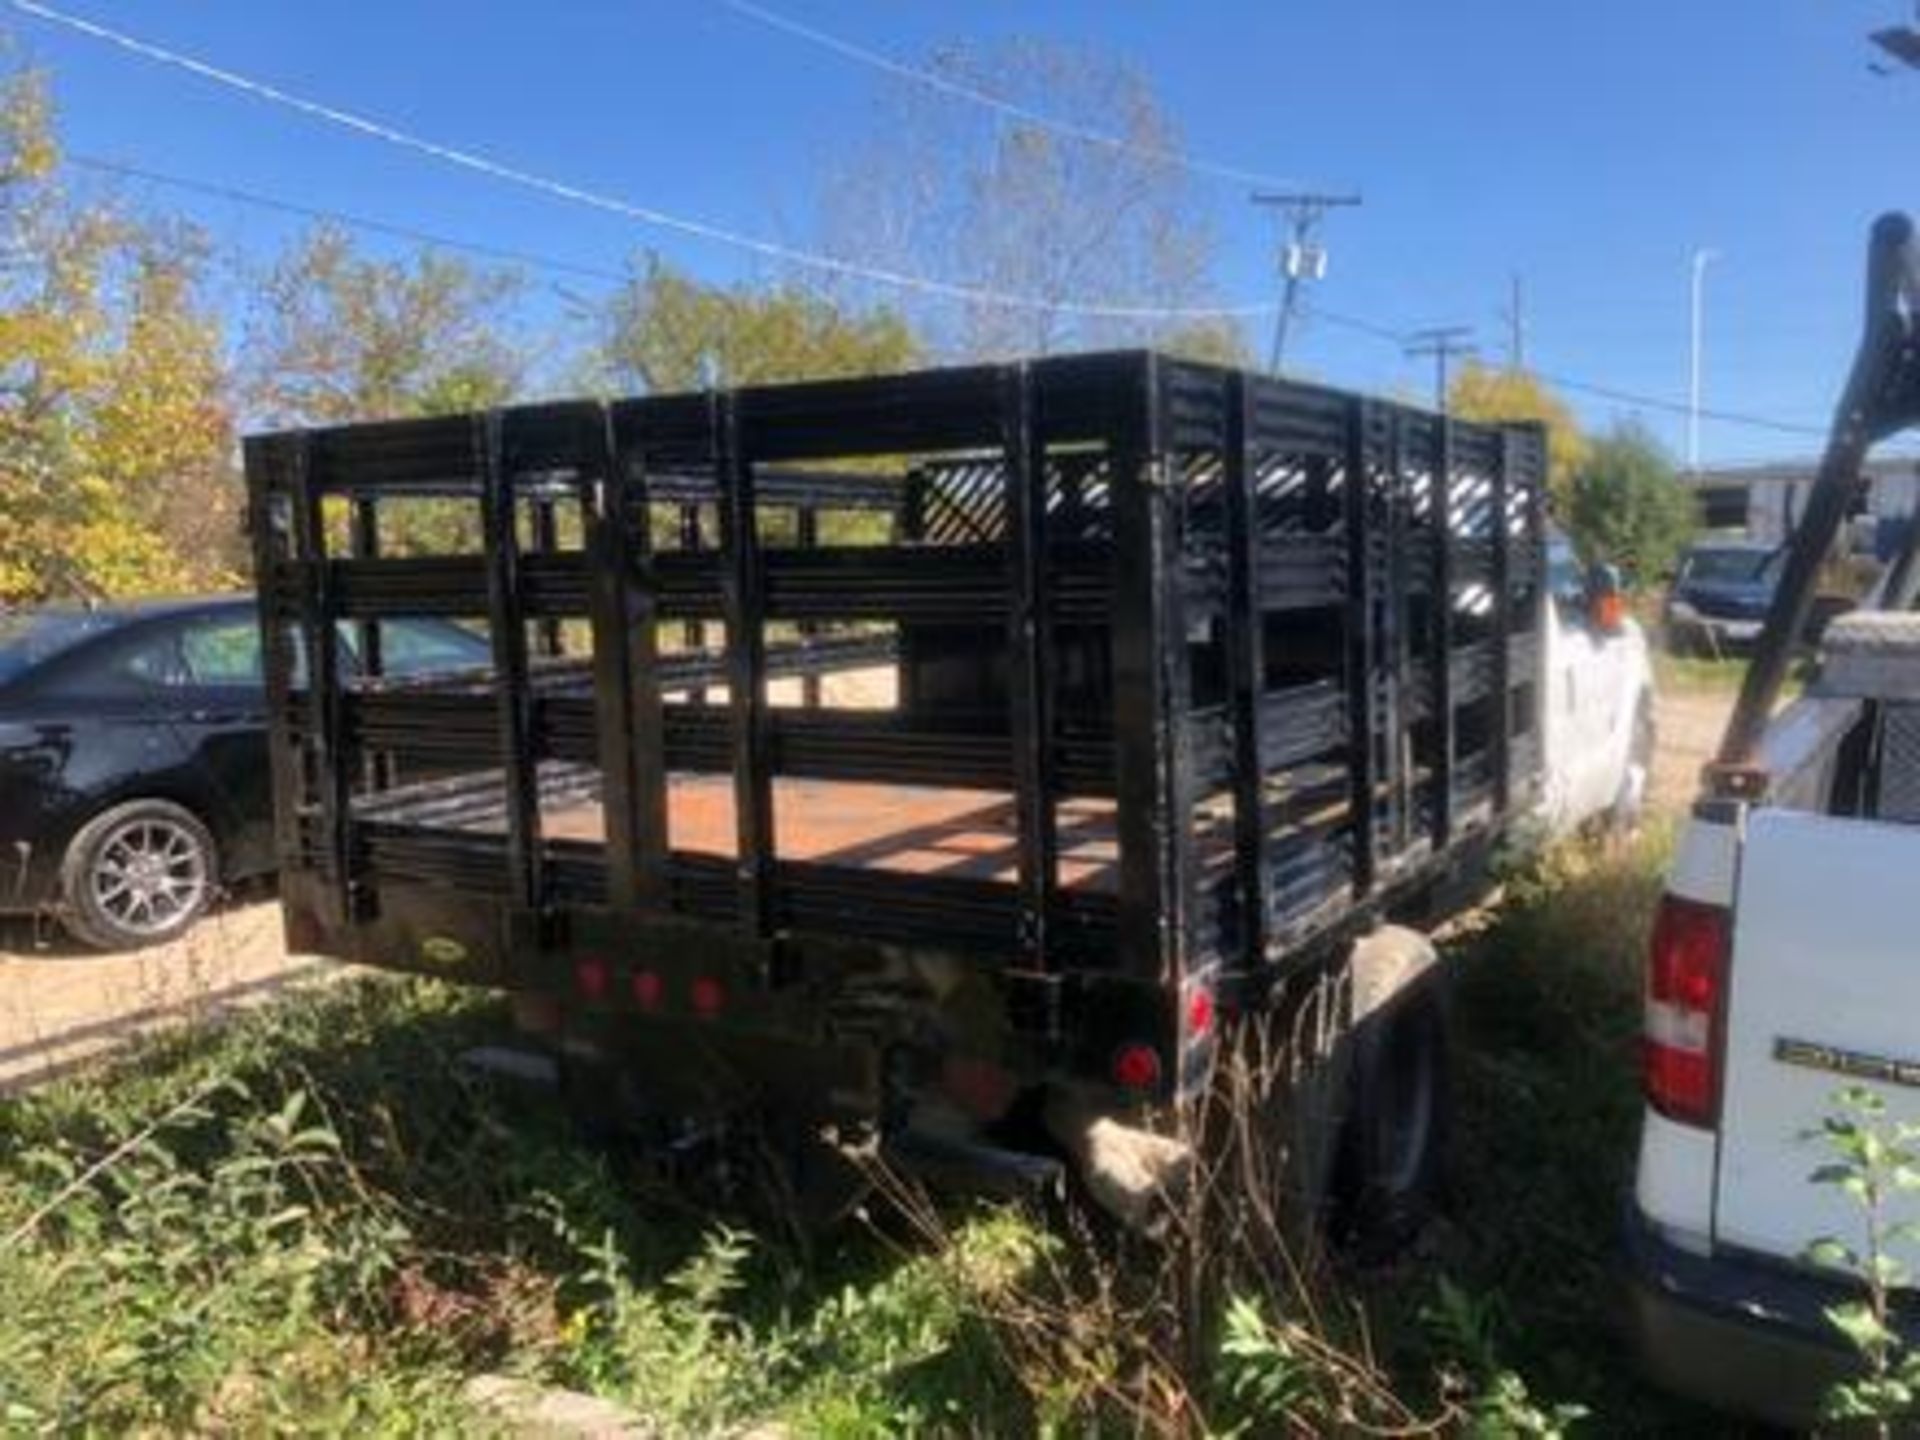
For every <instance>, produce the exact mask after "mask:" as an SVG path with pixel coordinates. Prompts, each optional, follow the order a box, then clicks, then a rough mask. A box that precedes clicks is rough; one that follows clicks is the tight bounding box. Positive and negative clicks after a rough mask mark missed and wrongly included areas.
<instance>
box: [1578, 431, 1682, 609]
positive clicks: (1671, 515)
mask: <svg viewBox="0 0 1920 1440" xmlns="http://www.w3.org/2000/svg"><path fill="white" fill-rule="evenodd" d="M1566 519H1567V529H1568V532H1569V534H1570V535H1571V537H1572V539H1573V543H1574V545H1575V547H1576V548H1577V549H1578V550H1579V551H1580V553H1581V554H1582V555H1583V556H1585V557H1586V558H1587V559H1588V560H1603V561H1607V562H1609V563H1611V564H1615V565H1618V566H1620V568H1621V569H1622V570H1624V571H1625V572H1626V573H1627V575H1628V576H1629V577H1630V578H1631V579H1632V580H1633V581H1634V582H1636V583H1638V584H1643V585H1644V584H1649V583H1651V582H1653V581H1656V580H1658V579H1660V578H1662V577H1664V576H1666V575H1669V574H1671V573H1672V571H1673V567H1674V564H1675V562H1676V561H1677V560H1678V559H1679V556H1680V552H1681V550H1683V549H1684V548H1685V547H1686V544H1687V541H1688V539H1689V538H1690V537H1691V536H1692V534H1693V530H1694V525H1695V507H1694V502H1693V497H1692V496H1691V495H1689V494H1688V493H1687V490H1686V487H1685V486H1684V485H1683V484H1682V483H1681V480H1680V474H1679V471H1678V470H1677V469H1676V468H1675V467H1674V464H1673V461H1672V460H1671V459H1669V458H1668V456H1667V453H1666V451H1665V450H1664V449H1662V448H1661V446H1660V443H1659V441H1657V440H1655V439H1654V438H1653V436H1652V434H1651V433H1650V432H1649V431H1648V430H1647V429H1646V427H1645V426H1643V425H1641V424H1640V423H1639V422H1638V421H1628V422H1626V423H1624V424H1621V425H1617V426H1615V427H1614V429H1613V430H1611V431H1610V432H1609V433H1607V434H1606V435H1603V436H1601V437H1600V438H1599V439H1597V440H1595V441H1594V442H1593V444H1592V446H1591V448H1590V450H1589V451H1588V454H1587V456H1586V459H1585V460H1584V461H1583V462H1582V463H1581V465H1580V467H1579V469H1578V470H1576V471H1575V472H1574V476H1573V487H1572V496H1571V500H1570V504H1569V507H1568V513H1567V517H1566Z"/></svg>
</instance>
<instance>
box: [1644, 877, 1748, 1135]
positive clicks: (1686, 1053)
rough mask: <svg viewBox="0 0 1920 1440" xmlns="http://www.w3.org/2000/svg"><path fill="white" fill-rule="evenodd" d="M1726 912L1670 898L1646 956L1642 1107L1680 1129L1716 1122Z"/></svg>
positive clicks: (1665, 900) (1724, 995)
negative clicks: (1676, 1123)
mask: <svg viewBox="0 0 1920 1440" xmlns="http://www.w3.org/2000/svg"><path fill="white" fill-rule="evenodd" d="M1727 940H1728V935H1727V912H1726V910H1725V909H1724V908H1723V907H1721V906H1718V905H1703V904H1701V903H1700V902H1699V901H1697V900H1683V899H1681V898H1679V897H1678V896H1674V895H1668V896H1666V897H1665V898H1663V899H1662V900H1661V902H1660V912H1659V914H1658V915H1657V916H1656V917H1655V919H1654V922H1653V941H1652V944H1651V946H1650V948H1649V951H1648V955H1647V1010H1646V1031H1645V1040H1644V1057H1645V1066H1646V1077H1645V1078H1646V1091H1647V1103H1648V1104H1649V1105H1651V1106H1652V1107H1653V1108H1654V1109H1655V1110H1657V1111H1659V1112H1660V1113H1661V1114H1662V1115H1665V1116H1666V1117H1667V1118H1668V1119H1669V1120H1677V1121H1679V1122H1680V1123H1681V1124H1683V1125H1695V1126H1699V1127H1701V1128H1702V1129H1709V1130H1710V1129H1712V1128H1713V1127H1714V1125H1716V1124H1717V1123H1718V1122H1719V1118H1720V1049H1721V1047H1720V1031H1721V1025H1722V1021H1723V1018H1724V1016H1725V1012H1726V999H1727V950H1728V944H1727Z"/></svg>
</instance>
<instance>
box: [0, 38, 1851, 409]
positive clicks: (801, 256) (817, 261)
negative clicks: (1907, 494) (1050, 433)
mask: <svg viewBox="0 0 1920 1440" xmlns="http://www.w3.org/2000/svg"><path fill="white" fill-rule="evenodd" d="M5 3H6V4H8V5H9V6H10V7H11V8H12V9H14V10H15V11H17V12H19V13H21V14H24V15H28V16H31V17H33V18H35V19H38V20H42V21H44V22H46V23H48V24H51V25H57V26H60V27H61V28H63V29H66V30H70V31H72V32H74V33H76V34H80V35H84V36H86V37H88V38H89V39H93V40H98V41H100V42H102V43H104V44H108V45H112V46H114V47H116V48H118V49H121V50H125V51H127V52H128V53H130V54H134V55H138V56H140V57H141V58H143V59H147V60H151V61H153V62H155V63H157V64H161V65H166V66H170V67H172V68H175V69H179V70H183V71H186V72H187V73H189V74H192V75H195V76H198V77H199V78H201V79H203V80H207V81H210V82H212V83H214V84H218V85H221V86H224V87H226V88H228V89H232V90H236V91H238V92H240V93H242V94H246V95H249V96H251V97H253V98H255V99H259V100H263V101H266V102H268V103H271V104H275V105H279V106H282V107H284V108H287V109H291V110H294V111H297V112H299V113H301V114H304V115H306V116H308V117H310V118H312V119H317V120H321V121H324V122H325V123H328V124H331V125H335V126H339V127H341V128H344V129H347V130H351V131H354V132H356V133H358V134H360V135H362V136H365V137H367V138H370V139H375V140H379V141H381V142H383V143H385V144H388V145H392V146H394V147H396V148H398V149H402V150H407V151H411V152H413V153H415V154H419V155H425V156H427V157H429V158H432V159H436V160H439V161H441V162H443V163H445V164H448V165H452V166H454V167H455V168H458V169H463V170H467V171H469V172H472V173H476V174H480V175H484V176H487V177H489V178H492V179H495V180H500V181H503V182H506V183H509V184H513V185H516V186H518V187H520V188H522V189H528V190H533V191H536V192H538V193H541V194H545V195H548V196H550V197H552V198H555V199H560V200H566V201H569V202H571V203H573V204H578V205H583V206H586V207H588V208H590V209H596V210H601V211H604V212H607V213H610V214H615V215H620V216H623V217H625V218H628V219H632V220H638V221H640V222H641V223H643V224H648V225H654V226H657V227H659V228H661V229H667V230H674V231H677V232H679V233H682V234H686V235H690V236H692V237H694V238H697V239H702V240H707V241H711V242H714V243H717V244H724V245H731V246H733V247H735V248H737V249H742V250H745V251H748V252H750V253H753V254H757V255H760V256H762V257H764V258H767V259H773V260H778V261H781V262H782V263H786V264H793V265H800V266H805V267H808V268H812V269H816V270H820V271H823V272H825V273H829V274H835V275H839V276H842V277H845V278H850V279H858V280H866V281H871V282H873V283H875V284H881V285H888V286H893V287H896V288H900V289H905V290H917V291H919V292H921V293H923V294H929V295H934V296H938V297H940V298H944V299H949V300H959V301H965V302H969V303H973V304H988V305H998V306H1002V307H1005V308H1009V309H1033V310H1051V311H1053V312H1055V313H1059V314H1072V315H1079V316H1083V317H1087V318H1096V319H1119V320H1210V319H1211V320H1217V319H1246V318H1250V317H1254V316H1260V315H1270V314H1273V313H1275V311H1276V309H1277V307H1276V306H1275V305H1272V304H1248V305H1228V306H1190V307H1181V306H1152V305H1125V304H1106V303H1098V302H1085V301H1059V302H1056V301H1052V300H1048V299H1045V298H1042V297H1036V296H1025V295H1015V294H1009V293H1006V292H1002V291H996V290H990V289H986V288H984V287H980V286H975V285H967V284H962V283H957V282H952V281H944V280H936V279H932V278H930V277H927V276H922V275H913V274H909V273H905V272H901V271H895V270H887V269H881V268H877V267H874V266H868V265H863V264H860V263H858V262H855V261H850V260H842V259H839V258H837V257H834V256H831V255H823V254H819V253H817V252H814V251H809V250H803V249H799V248H797V247H794V246H789V245H783V244H780V243H779V242H777V241H772V240H765V239H762V238H760V237H757V236H752V235H745V234H742V233H739V232H737V231H733V230H729V229H726V228H724V227H722V226H717V225H711V224H709V223H707V222H705V221H701V220H693V219H688V218H686V217H683V216H678V215H673V214H670V213H668V212H666V211H663V210H656V209H654V208H652V207H650V206H646V205H640V204H637V203H635V202H632V201H627V200H622V199H620V198H618V197H616V196H610V195H605V194H601V193H599V192H597V191H592V190H587V189H584V188H582V187H580V186H576V185H573V184H570V183H568V182H566V181H561V180H555V179H552V178H550V177H548V176H544V175H540V174H537V173H535V172H532V171H528V170H522V169H519V168H517V167H515V166H512V165H508V164H504V163H502V162H500V161H497V160H493V159H490V158H488V157H486V156H483V155H479V154H476V153H474V152H471V151H467V150H462V149H459V148H457V147H455V146H451V145H444V144H441V143H440V142H438V141H433V140H427V139H423V138H422V137H420V136H417V135H412V134H409V133H408V132H406V131H403V130H399V129H397V128H395V127H393V126H391V125H388V124H385V123H384V122H382V121H378V120H373V119H370V118H368V117H366V116H363V115H358V114H355V113H353V112H351V111H347V110H341V109H339V108H337V107H335V106H332V105H329V104H326V103H324V102H321V101H318V100H312V99H308V98H306V97H303V96H299V95H295V94H292V93H290V92H288V91H285V90H281V89H279V88H278V87H276V86H273V85H270V84H268V83H266V82H264V81H260V80H254V79H251V78H249V77H247V76H244V75H241V74H238V73H236V72H234V71H231V70H225V69H222V68H221V67H219V66H216V65H213V64H210V63H209V62H207V61H204V60H200V59H197V58H195V57H193V56H190V55H186V54H182V53H181V52H179V51H175V50H170V49H167V48H166V47H164V46H160V45H155V44H152V43H150V42H148V41H145V40H141V39H138V38H136V37H135V36H132V35H128V34H126V33H124V32H122V31H118V30H114V29H112V28H110V27H108V26H105V25H100V24H97V23H95V22H94V21H91V20H85V19H82V18H80V17H78V16H75V15H69V14H67V13H66V12H64V11H61V10H57V9H55V8H54V7H52V6H50V5H46V4H42V3H40V0H5ZM273 203H276V204H283V205H284V204H287V203H288V202H273ZM375 223H380V222H375ZM390 228H393V229H401V228H403V227H390ZM421 234H422V235H424V234H425V232H421ZM462 243H463V244H465V243H466V242H462ZM542 263H545V262H544V261H543V262H542ZM561 263H566V262H561ZM1312 313H1314V314H1315V315H1317V316H1319V317H1320V318H1322V319H1324V320H1326V321H1328V322H1329V323H1332V324H1335V325H1344V326H1346V327H1348V328H1350V329H1355V330H1358V331H1361V332H1362V333H1367V334H1371V335H1374V336H1376V337H1379V338H1382V339H1386V340H1389V341H1391V342H1392V343H1394V344H1396V345H1404V343H1405V341H1406V338H1407V337H1405V336H1403V335H1402V334H1401V333H1400V332H1398V331H1392V330H1388V329H1386V328H1385V327H1383V326H1379V325H1375V324H1373V323H1372V322H1369V321H1365V320H1360V319H1357V318H1355V317H1352V316H1341V315H1337V314H1335V313H1333V312H1330V311H1325V310H1320V309H1318V308H1317V307H1316V308H1315V310H1314V311H1313V312H1312ZM1533 373H1534V374H1536V375H1538V376H1539V378H1540V379H1542V380H1545V381H1547V382H1548V383H1550V384H1553V385H1557V386H1559V387H1561V388H1562V389H1566V390H1572V391H1578V392H1581V393H1585V394H1591V395H1595V396H1599V397H1601V398H1605V399H1610V400H1614V401H1617V402H1620V403H1623V404H1630V405H1639V406H1644V407H1645V408H1648V409H1655V410H1664V411H1671V412H1674V413H1679V414H1684V413H1686V412H1687V409H1688V407H1687V406H1686V405H1685V404H1684V403H1682V402H1679V401H1673V400H1668V399H1664V398H1662V397H1659V396H1651V395H1641V394H1636V393H1634V392H1632V391H1625V390H1619V389H1615V388H1614V387H1611V386H1606V385H1599V384H1596V383H1593V382H1591V381H1584V380H1578V379H1575V378H1572V377H1568V376H1555V375H1550V374H1547V373H1546V372H1543V371H1535V372H1533ZM1700 413H1701V414H1702V415H1703V416H1705V417H1706V418H1708V419H1712V420H1717V421H1721V422H1723V423H1726V424H1733V425H1745V426H1749V427H1753V428H1757V429H1765V430H1772V431H1776V432H1779V433H1782V434H1793V435H1824V434H1825V431H1824V430H1823V429H1822V428H1820V427H1818V426H1811V425H1799V424H1793V423H1791V422H1788V421H1782V420H1772V419H1768V418H1766V417H1764V416H1755V415H1744V414H1740V413H1738V412H1734V411H1724V410H1702V411H1701V412H1700Z"/></svg>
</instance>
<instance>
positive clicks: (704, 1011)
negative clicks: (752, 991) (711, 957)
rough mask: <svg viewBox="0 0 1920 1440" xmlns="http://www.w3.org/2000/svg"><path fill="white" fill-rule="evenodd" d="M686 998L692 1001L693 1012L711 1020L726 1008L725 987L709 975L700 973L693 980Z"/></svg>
mask: <svg viewBox="0 0 1920 1440" xmlns="http://www.w3.org/2000/svg"><path fill="white" fill-rule="evenodd" d="M687 998H688V999H690V1000H691V1001H692V1002H693V1013H694V1014H696V1015H698V1016H699V1017H700V1018H701V1019H702V1020H711V1019H713V1018H714V1016H716V1015H718V1014H719V1013H720V1012H721V1011H722V1010H724V1009H726V1008H727V987H726V986H725V985H723V984H722V983H721V982H720V981H718V980H716V979H714V978H713V977H712V976H711V975H702V976H701V977H700V978H699V979H697V980H695V981H694V982H693V988H692V989H691V990H690V991H689V992H688V996H687Z"/></svg>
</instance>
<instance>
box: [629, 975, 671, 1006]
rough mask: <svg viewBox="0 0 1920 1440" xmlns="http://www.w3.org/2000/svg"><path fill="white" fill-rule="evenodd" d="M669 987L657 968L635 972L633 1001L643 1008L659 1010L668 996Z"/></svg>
mask: <svg viewBox="0 0 1920 1440" xmlns="http://www.w3.org/2000/svg"><path fill="white" fill-rule="evenodd" d="M666 992H667V987H666V984H665V982H663V981H662V980H661V978H660V972H659V971H657V970H636V971H634V972H633V1003H634V1004H636V1005H638V1006H639V1007H640V1008H641V1009H642V1010H658V1009H659V1008H660V1002H661V1001H662V1000H663V999H665V998H666Z"/></svg>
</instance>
